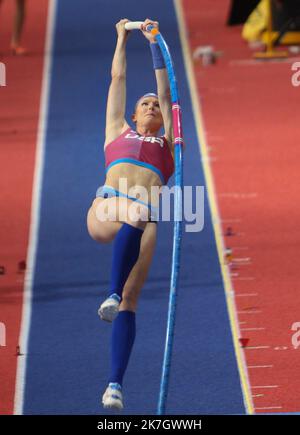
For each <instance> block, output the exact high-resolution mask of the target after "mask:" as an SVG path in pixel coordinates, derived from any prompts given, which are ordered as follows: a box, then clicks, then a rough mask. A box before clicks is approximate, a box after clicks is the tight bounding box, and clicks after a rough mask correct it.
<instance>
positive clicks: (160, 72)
mask: <svg viewBox="0 0 300 435" xmlns="http://www.w3.org/2000/svg"><path fill="white" fill-rule="evenodd" d="M149 24H152V25H153V26H155V27H157V28H158V25H159V24H158V22H157V21H153V20H150V19H149V18H147V19H146V20H145V22H144V24H143V26H142V32H143V34H144V36H145V37H146V38H147V39H148V40H149V42H150V44H154V43H155V37H154V36H153V35H152V34H151V33H150V32H147V31H146V27H147V26H148V25H149ZM155 45H158V44H157V43H155ZM155 48H156V47H155ZM157 48H158V47H157ZM155 76H156V82H157V95H158V101H159V106H160V110H161V113H162V117H163V120H164V130H165V137H166V139H167V141H168V142H169V144H170V146H171V148H172V149H173V128H172V104H171V92H170V85H169V79H168V74H167V69H166V67H165V66H163V67H159V68H155Z"/></svg>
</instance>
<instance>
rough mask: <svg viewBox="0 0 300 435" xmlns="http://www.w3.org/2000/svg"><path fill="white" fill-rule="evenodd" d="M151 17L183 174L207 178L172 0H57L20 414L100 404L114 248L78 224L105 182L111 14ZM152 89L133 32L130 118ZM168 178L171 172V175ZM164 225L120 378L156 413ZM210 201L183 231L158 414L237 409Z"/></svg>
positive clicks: (141, 406) (142, 407) (128, 402)
mask: <svg viewBox="0 0 300 435" xmlns="http://www.w3.org/2000/svg"><path fill="white" fill-rule="evenodd" d="M124 17H127V18H130V19H131V20H140V19H143V18H146V17H151V18H155V19H158V20H159V21H160V25H161V29H162V31H163V34H164V37H165V38H166V40H167V42H168V44H169V46H170V49H171V52H172V55H173V58H174V62H175V68H176V73H177V79H178V82H179V92H180V96H181V103H182V108H183V122H184V132H185V141H186V143H187V151H186V153H185V177H184V181H185V184H186V185H203V184H204V178H203V172H202V168H201V163H200V156H199V150H198V144H197V138H196V131H195V125H194V121H193V114H192V109H191V103H190V98H189V91H188V86H187V81H186V75H185V71H184V65H183V58H182V54H181V49H180V42H179V38H178V35H177V33H178V32H177V24H176V18H175V12H174V8H173V3H172V1H171V0H164V1H163V2H162V1H161V0H152V1H151V2H149V1H145V0H131V1H130V2H124V1H121V0H105V1H101V2H99V1H98V0H88V1H85V2H83V1H82V0H72V1H71V0H65V1H63V2H58V9H57V19H56V33H55V56H54V62H53V69H52V81H51V93H50V101H49V104H50V107H49V117H48V130H47V138H46V154H45V168H44V174H43V188H42V203H41V225H40V231H39V243H38V250H37V262H36V273H35V276H34V287H33V308H32V319H31V328H30V337H29V339H30V340H29V349H28V365H27V373H26V386H25V401H24V402H25V404H24V413H25V414H101V413H104V412H103V409H102V408H101V406H100V397H101V396H102V393H103V390H104V388H105V386H106V381H107V376H108V368H109V366H108V365H109V340H110V325H108V324H105V323H104V322H101V321H100V320H99V318H98V316H97V309H98V306H99V303H100V301H102V300H103V298H104V296H105V295H106V291H107V286H108V279H109V271H110V255H111V248H110V247H109V246H105V245H103V246H100V245H97V244H96V243H95V242H94V241H93V240H91V239H90V238H89V236H88V233H87V230H86V223H85V222H86V212H87V209H88V207H89V206H90V203H91V201H92V200H93V197H94V194H95V191H96V188H97V187H98V185H100V184H101V183H103V181H104V176H105V171H104V158H103V152H102V146H103V141H104V119H105V104H106V97H107V90H108V86H109V80H110V66H111V60H112V55H113V50H114V44H115V39H116V38H115V29H114V23H115V22H117V21H118V20H119V19H121V18H124ZM153 90H155V81H154V73H153V70H152V65H151V55H150V53H149V49H148V47H147V42H146V40H145V39H144V38H143V37H142V35H139V34H137V33H135V34H133V35H131V38H130V40H129V43H128V93H127V96H128V97H127V107H128V119H129V116H130V114H131V111H132V110H133V108H134V104H135V101H136V100H137V98H138V97H139V96H140V95H143V94H144V93H145V92H150V91H153ZM170 184H172V180H171V182H170ZM172 230H173V227H172V224H170V223H160V224H159V237H158V244H157V247H156V254H155V258H154V262H153V265H152V268H151V272H150V276H149V279H148V282H147V284H146V285H145V288H144V289H143V293H142V297H141V301H140V305H139V311H138V313H137V338H136V342H135V345H134V350H133V353H132V357H131V360H130V363H129V367H128V370H127V374H126V377H125V382H124V394H125V406H126V408H125V412H124V413H125V414H154V413H155V412H156V406H157V399H158V393H159V383H160V376H161V364H162V360H163V348H164V340H165V330H166V320H167V304H168V291H169V279H170V270H171V264H170V263H171V248H172ZM244 412H245V411H244V405H243V399H242V393H241V387H240V382H239V377H238V371H237V365H236V361H235V356H234V351H233V344H232V338H231V332H230V326H229V320H228V314H227V308H226V303H225V297H224V291H223V287H222V281H221V275H220V268H219V264H218V259H217V253H216V247H215V241H214V235H213V230H212V225H211V218H210V213H209V208H208V205H207V198H206V207H205V228H204V230H203V231H202V232H200V233H185V234H184V236H183V246H182V267H181V277H180V286H179V297H178V312H177V323H176V328H175V341H174V353H173V365H172V370H171V379H170V389H169V398H168V405H167V413H171V414H207V413H244Z"/></svg>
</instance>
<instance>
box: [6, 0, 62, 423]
mask: <svg viewBox="0 0 300 435" xmlns="http://www.w3.org/2000/svg"><path fill="white" fill-rule="evenodd" d="M56 6H57V0H49V1H48V17H47V27H46V41H45V53H44V66H43V78H42V90H41V100H40V111H39V122H38V132H37V146H36V156H35V169H34V178H33V191H32V203H31V218H30V232H29V244H28V251H27V265H28V266H27V270H26V275H25V280H24V292H23V307H22V320H21V328H20V336H19V345H20V349H21V352H22V353H23V354H24V356H19V357H18V364H17V374H16V385H15V398H14V414H16V415H21V414H22V413H23V404H24V391H25V377H26V364H27V359H26V354H27V350H28V338H29V330H30V320H31V308H32V306H31V302H32V287H33V279H34V273H35V265H36V250H37V244H38V234H39V226H40V203H41V189H42V179H43V170H44V155H45V137H46V130H47V118H48V102H49V90H50V81H51V69H52V47H53V37H54V28H55V17H56Z"/></svg>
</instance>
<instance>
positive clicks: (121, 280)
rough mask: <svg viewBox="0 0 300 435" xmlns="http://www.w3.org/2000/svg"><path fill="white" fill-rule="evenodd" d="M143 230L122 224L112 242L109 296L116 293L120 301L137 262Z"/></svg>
mask: <svg viewBox="0 0 300 435" xmlns="http://www.w3.org/2000/svg"><path fill="white" fill-rule="evenodd" d="M143 232H144V230H142V229H140V228H135V227H133V226H132V225H129V224H126V223H124V224H123V225H122V227H121V228H120V230H119V231H118V233H117V235H116V238H115V240H114V247H113V257H112V270H111V280H110V283H111V284H110V291H109V294H110V295H111V294H113V293H116V294H117V295H118V296H119V297H120V298H121V299H122V292H123V287H124V285H125V282H126V281H127V278H128V276H129V274H130V272H131V270H132V268H133V266H134V265H135V263H136V262H137V259H138V257H139V253H140V246H141V238H142V235H143Z"/></svg>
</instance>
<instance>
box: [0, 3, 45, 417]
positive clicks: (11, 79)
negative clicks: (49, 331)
mask: <svg viewBox="0 0 300 435" xmlns="http://www.w3.org/2000/svg"><path fill="white" fill-rule="evenodd" d="M14 3H15V2H5V1H4V2H3V5H2V7H1V9H0V21H1V45H0V56H1V58H0V61H1V62H3V63H4V64H5V65H6V76H7V77H6V82H7V86H6V87H0V102H1V104H0V137H1V146H0V161H1V174H0V191H1V198H2V207H1V214H0V223H1V225H0V241H1V251H0V265H1V266H4V267H5V270H6V273H5V275H0V306H1V309H0V322H2V323H4V324H5V326H6V347H0V379H1V382H0V388H1V391H0V396H1V401H0V414H12V413H13V401H14V393H15V380H16V365H17V358H22V356H17V355H16V348H17V346H18V340H19V333H20V321H21V311H22V302H23V285H24V272H22V271H21V270H20V271H19V268H18V264H19V262H20V261H24V260H26V255H27V247H28V237H29V226H30V211H31V195H32V182H33V173H34V164H35V151H36V141H37V128H38V119H39V108H40V95H41V83H42V73H43V63H44V53H43V50H44V45H45V32H46V20H47V9H48V0H32V1H30V2H27V4H28V8H27V19H26V23H25V29H24V38H23V43H24V46H25V47H26V48H27V49H28V55H27V56H20V57H16V56H12V55H11V54H10V53H9V40H10V32H11V23H12V17H13V9H14ZM21 352H22V349H21Z"/></svg>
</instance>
